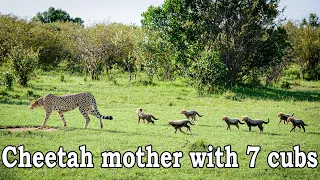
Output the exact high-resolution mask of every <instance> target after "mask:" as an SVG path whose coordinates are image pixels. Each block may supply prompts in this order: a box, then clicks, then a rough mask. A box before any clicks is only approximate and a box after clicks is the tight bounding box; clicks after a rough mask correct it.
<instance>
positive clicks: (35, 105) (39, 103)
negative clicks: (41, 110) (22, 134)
mask: <svg viewBox="0 0 320 180" xmlns="http://www.w3.org/2000/svg"><path fill="white" fill-rule="evenodd" d="M42 102H43V98H39V99H37V100H34V101H32V102H31V103H30V109H31V110H33V109H35V108H38V107H40V106H42Z"/></svg>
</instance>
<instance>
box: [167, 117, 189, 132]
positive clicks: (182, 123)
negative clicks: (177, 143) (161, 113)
mask: <svg viewBox="0 0 320 180" xmlns="http://www.w3.org/2000/svg"><path fill="white" fill-rule="evenodd" d="M168 124H169V125H171V126H172V127H174V128H175V129H176V131H175V132H174V133H176V132H177V129H179V130H180V131H181V132H183V131H182V130H181V128H182V127H186V128H187V131H188V130H189V131H190V132H191V129H190V126H189V125H188V124H191V125H194V124H192V123H191V122H190V120H188V119H184V120H170V121H168Z"/></svg>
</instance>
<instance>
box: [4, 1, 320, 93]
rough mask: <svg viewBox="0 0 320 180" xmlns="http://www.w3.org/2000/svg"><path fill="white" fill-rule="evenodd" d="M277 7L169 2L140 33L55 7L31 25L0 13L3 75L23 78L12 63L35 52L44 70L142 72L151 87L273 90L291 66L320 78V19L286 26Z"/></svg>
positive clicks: (150, 14) (153, 10) (95, 74)
mask: <svg viewBox="0 0 320 180" xmlns="http://www.w3.org/2000/svg"><path fill="white" fill-rule="evenodd" d="M278 3H279V1H276V0H263V1H260V0H259V1H249V0H245V1H235V0H220V1H200V0H196V1H191V0H166V1H165V2H164V4H163V5H161V6H159V7H153V6H150V7H149V8H148V10H147V11H146V12H143V13H142V21H141V22H142V27H137V26H133V25H130V26H129V25H123V24H119V23H110V22H102V23H97V24H93V25H91V26H88V27H85V26H83V25H82V24H83V21H82V20H81V18H75V19H73V18H71V17H70V15H69V14H68V13H67V12H65V11H63V10H61V9H55V8H53V7H50V8H49V9H48V11H45V12H43V13H38V14H37V15H36V16H35V17H34V18H33V19H32V20H27V19H22V18H20V17H17V16H14V15H2V14H0V65H1V67H2V68H1V72H2V74H3V76H8V75H9V74H13V75H14V76H15V78H16V79H17V80H18V79H20V80H21V77H20V75H19V74H18V72H21V71H19V70H18V71H14V68H10V67H13V66H12V62H19V61H21V62H25V61H26V59H28V56H27V55H21V56H17V54H20V53H22V54H23V52H24V53H27V52H28V53H27V54H34V53H36V54H37V58H32V59H34V60H32V62H33V63H32V66H33V67H34V68H36V69H42V70H44V71H48V70H52V69H56V67H59V69H60V70H64V71H69V72H71V73H77V74H80V75H89V77H90V78H91V79H92V80H97V79H99V78H100V77H101V76H107V77H109V78H108V79H110V80H114V77H116V73H119V72H123V71H126V72H129V73H130V80H131V78H132V77H133V75H134V74H135V73H136V72H137V71H142V72H145V73H146V74H147V77H148V79H147V80H146V81H147V83H148V84H150V83H152V81H153V79H154V78H157V79H158V80H163V81H168V80H174V79H175V78H177V77H182V78H184V79H185V80H186V81H184V82H188V84H189V85H191V86H193V87H194V88H196V89H197V90H198V91H199V92H205V91H206V92H210V93H215V92H217V91H221V90H223V89H225V88H228V87H232V86H234V85H237V84H243V83H249V84H260V83H262V82H263V81H264V82H265V83H266V84H270V83H272V82H277V81H279V79H280V78H281V76H282V75H283V70H284V69H286V68H288V67H295V68H296V67H299V68H300V69H299V71H298V72H293V73H298V74H299V75H298V76H299V77H301V78H304V79H307V80H318V79H319V74H320V73H319V71H320V70H319V69H320V68H319V54H320V53H319V52H320V46H319V44H320V43H319V39H320V26H319V24H320V23H319V18H318V16H317V15H316V14H310V18H309V19H308V20H305V19H304V20H302V21H301V22H298V23H297V22H291V21H288V22H286V24H284V23H283V21H281V19H280V18H279V15H281V12H282V11H280V10H278ZM17 58H18V59H19V58H20V60H19V61H18V59H17ZM21 58H25V59H21ZM33 70H34V69H30V72H28V74H32V72H33ZM28 71H29V70H28ZM287 72H290V71H286V73H287ZM28 76H29V75H28ZM8 77H9V80H10V78H11V76H10V75H9V76H8ZM2 79H3V78H2ZM11 79H12V78H11ZM25 79H26V81H27V80H28V78H25ZM20 80H19V82H20V84H21V85H23V86H26V85H27V82H23V83H22V82H21V81H20ZM3 84H4V83H3Z"/></svg>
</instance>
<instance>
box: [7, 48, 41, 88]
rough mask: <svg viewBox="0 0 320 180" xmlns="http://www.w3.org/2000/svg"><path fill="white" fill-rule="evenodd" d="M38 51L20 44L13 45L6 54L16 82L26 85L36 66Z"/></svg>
mask: <svg viewBox="0 0 320 180" xmlns="http://www.w3.org/2000/svg"><path fill="white" fill-rule="evenodd" d="M38 60H39V53H38V52H35V51H33V50H32V49H31V48H25V47H23V46H22V45H18V46H15V47H13V48H12V49H11V51H10V52H9V55H8V64H9V67H10V68H11V69H12V71H13V73H14V74H15V76H17V78H18V82H19V84H20V85H22V86H23V87H26V86H27V83H28V81H29V78H30V76H31V74H32V73H33V72H34V70H35V69H36V67H37V64H38Z"/></svg>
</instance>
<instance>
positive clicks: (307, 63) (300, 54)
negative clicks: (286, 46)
mask: <svg viewBox="0 0 320 180" xmlns="http://www.w3.org/2000/svg"><path fill="white" fill-rule="evenodd" d="M319 24H320V22H319V18H318V16H317V15H316V14H310V16H309V21H307V20H306V19H303V20H302V22H301V23H297V24H295V23H293V22H291V21H289V22H288V23H287V24H286V25H285V28H286V30H287V32H288V34H289V37H290V42H291V43H292V48H293V51H292V55H291V56H292V57H293V58H292V60H293V61H294V62H295V63H297V64H298V65H299V66H300V77H301V79H304V78H305V77H304V76H305V75H306V76H309V77H308V78H309V79H313V80H318V79H319V76H320V67H319V63H320V26H319Z"/></svg>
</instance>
